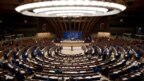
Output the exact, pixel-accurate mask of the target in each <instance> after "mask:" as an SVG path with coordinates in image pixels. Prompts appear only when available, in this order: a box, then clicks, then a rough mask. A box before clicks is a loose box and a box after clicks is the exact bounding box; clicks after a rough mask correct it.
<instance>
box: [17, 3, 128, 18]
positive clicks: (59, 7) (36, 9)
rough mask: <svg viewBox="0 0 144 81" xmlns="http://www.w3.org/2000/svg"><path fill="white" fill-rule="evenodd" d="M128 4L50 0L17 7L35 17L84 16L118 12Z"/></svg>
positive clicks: (19, 10)
mask: <svg viewBox="0 0 144 81" xmlns="http://www.w3.org/2000/svg"><path fill="white" fill-rule="evenodd" d="M125 9H126V6H124V5H122V4H118V3H114V2H112V1H110V2H109V1H108V0H50V1H41V2H33V3H28V4H24V5H20V6H18V7H16V8H15V10H16V11H17V12H19V13H22V14H24V15H28V16H35V17H82V16H86V17H88V16H108V15H114V14H118V13H120V12H122V11H124V10H125Z"/></svg>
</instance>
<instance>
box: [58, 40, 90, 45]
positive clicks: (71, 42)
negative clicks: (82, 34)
mask: <svg viewBox="0 0 144 81" xmlns="http://www.w3.org/2000/svg"><path fill="white" fill-rule="evenodd" d="M60 44H61V45H62V46H68V47H69V46H73V47H77V46H83V45H89V43H85V42H84V41H83V40H63V41H60Z"/></svg>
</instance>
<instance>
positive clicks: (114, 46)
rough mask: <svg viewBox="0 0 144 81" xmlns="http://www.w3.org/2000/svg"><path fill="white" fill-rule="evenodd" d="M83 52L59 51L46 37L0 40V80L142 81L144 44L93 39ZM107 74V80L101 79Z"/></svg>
mask: <svg viewBox="0 0 144 81" xmlns="http://www.w3.org/2000/svg"><path fill="white" fill-rule="evenodd" d="M94 41H95V42H93V43H91V44H90V45H85V46H81V48H82V49H83V51H84V54H74V55H67V54H62V52H61V50H62V49H63V47H62V46H61V45H56V44H55V43H54V42H51V41H50V40H48V39H27V40H18V41H9V42H3V43H0V81H143V80H144V44H142V43H141V42H139V41H127V40H123V39H109V38H96V39H95V40H94ZM103 77H106V78H107V79H106V80H102V78H103Z"/></svg>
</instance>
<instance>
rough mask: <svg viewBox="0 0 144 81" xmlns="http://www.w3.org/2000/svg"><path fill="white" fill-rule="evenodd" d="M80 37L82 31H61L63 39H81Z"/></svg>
mask: <svg viewBox="0 0 144 81" xmlns="http://www.w3.org/2000/svg"><path fill="white" fill-rule="evenodd" d="M82 37H83V35H82V32H78V31H67V32H63V39H70V40H74V39H82Z"/></svg>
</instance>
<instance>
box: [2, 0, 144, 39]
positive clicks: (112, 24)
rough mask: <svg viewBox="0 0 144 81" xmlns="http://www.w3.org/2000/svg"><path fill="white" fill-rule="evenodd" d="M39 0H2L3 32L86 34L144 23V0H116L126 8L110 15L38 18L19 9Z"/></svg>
mask: <svg viewBox="0 0 144 81" xmlns="http://www.w3.org/2000/svg"><path fill="white" fill-rule="evenodd" d="M33 1H40V0H0V27H1V30H0V32H1V34H4V35H7V34H14V33H25V34H35V33H37V32H47V31H48V32H52V33H55V34H56V35H57V36H58V37H61V35H62V32H63V31H83V32H84V34H85V36H88V35H90V34H91V33H95V32H98V31H110V32H112V33H116V32H120V33H123V32H135V28H136V27H139V26H140V27H143V26H144V15H143V14H144V0H114V1H116V2H118V3H122V4H125V5H126V6H127V9H126V10H125V11H124V12H122V13H120V14H117V15H113V16H108V17H81V18H38V17H36V18H35V17H28V16H24V15H21V14H19V13H17V12H16V11H15V10H14V9H15V7H16V6H18V5H20V4H24V3H28V2H33Z"/></svg>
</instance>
